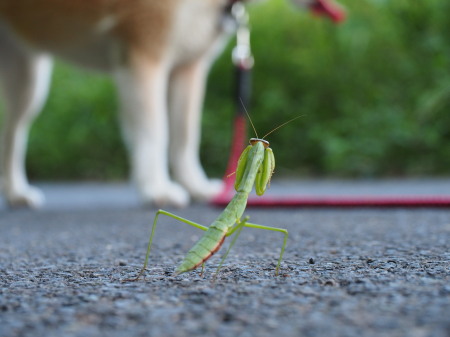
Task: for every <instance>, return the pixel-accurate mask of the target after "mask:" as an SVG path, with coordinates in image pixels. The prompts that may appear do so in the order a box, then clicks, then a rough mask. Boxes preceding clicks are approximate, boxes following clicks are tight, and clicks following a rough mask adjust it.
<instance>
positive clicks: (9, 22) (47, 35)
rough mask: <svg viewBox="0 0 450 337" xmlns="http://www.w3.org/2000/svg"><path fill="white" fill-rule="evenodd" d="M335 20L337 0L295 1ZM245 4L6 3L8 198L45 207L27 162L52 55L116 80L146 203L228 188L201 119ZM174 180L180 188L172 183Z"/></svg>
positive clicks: (2, 75)
mask: <svg viewBox="0 0 450 337" xmlns="http://www.w3.org/2000/svg"><path fill="white" fill-rule="evenodd" d="M292 1H294V2H296V3H297V4H298V5H301V6H304V7H307V8H310V9H311V10H313V11H314V12H316V13H319V14H326V15H329V16H331V17H332V18H333V15H336V13H338V10H337V9H336V8H334V9H333V3H330V1H331V0H292ZM235 2H237V1H236V0H163V1H161V0H127V1H125V0H89V1H79V0H2V1H1V2H0V89H1V93H2V94H3V98H4V100H3V101H4V105H5V111H6V115H5V118H4V131H3V139H2V149H1V151H2V152H1V157H0V158H1V174H2V189H3V194H4V196H5V198H6V200H7V202H8V203H9V204H10V205H13V206H18V205H19V206H20V205H24V206H29V207H39V206H41V205H42V203H43V201H44V197H43V195H42V193H41V192H40V191H39V190H38V189H36V188H34V187H32V186H30V185H29V183H28V179H27V176H26V173H25V167H24V162H25V155H26V146H27V137H28V130H29V128H30V124H31V122H32V121H33V119H34V118H35V117H36V115H37V114H38V112H39V110H40V109H41V107H42V105H43V103H44V101H45V98H46V95H47V92H48V87H49V81H50V74H51V69H52V61H51V57H50V55H53V56H56V57H59V58H61V59H63V60H67V61H69V62H72V63H73V64H75V65H79V66H82V67H87V68H91V69H95V70H99V71H103V72H107V73H110V74H111V75H112V76H113V78H114V79H115V82H116V84H117V88H118V95H119V98H120V106H121V112H120V122H121V126H122V130H123V135H124V138H125V142H126V145H127V148H128V150H129V157H130V161H131V170H132V172H131V175H132V177H133V180H134V182H135V184H136V185H137V187H138V190H139V192H140V195H141V196H142V200H143V201H144V202H146V203H153V204H156V205H163V204H169V205H175V206H185V205H187V204H188V202H189V200H190V198H191V197H192V198H194V199H199V200H208V199H210V198H212V197H213V196H214V195H216V194H217V193H218V192H219V191H220V190H221V188H222V183H221V182H220V181H218V180H210V179H208V178H207V176H206V175H205V173H204V171H203V168H202V166H201V164H200V160H199V141H200V118H201V109H202V101H203V96H204V91H205V80H206V77H207V74H208V70H209V68H210V65H211V64H212V62H213V60H214V59H215V58H216V56H217V55H218V54H219V53H220V51H221V50H222V48H223V47H224V45H225V44H226V41H227V39H228V37H229V35H230V33H231V32H230V30H229V29H227V27H228V26H229V24H227V22H228V23H229V22H233V19H232V17H231V10H230V8H231V6H232V5H233V4H234V3H235ZM169 167H170V172H171V173H172V175H173V179H172V178H171V177H170V174H169Z"/></svg>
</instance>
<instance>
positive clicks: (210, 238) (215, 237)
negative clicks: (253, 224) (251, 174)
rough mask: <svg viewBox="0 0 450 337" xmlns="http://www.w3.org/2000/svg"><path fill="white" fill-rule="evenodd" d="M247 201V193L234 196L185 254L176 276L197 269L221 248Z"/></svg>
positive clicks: (238, 193)
mask: <svg viewBox="0 0 450 337" xmlns="http://www.w3.org/2000/svg"><path fill="white" fill-rule="evenodd" d="M247 199H248V193H246V192H243V191H241V192H237V193H236V194H235V196H234V197H233V199H232V200H231V201H230V203H229V204H228V205H227V207H226V208H225V209H224V210H223V212H222V213H221V214H220V215H219V216H218V217H217V219H216V220H215V221H214V222H213V223H212V224H211V225H210V226H209V227H208V230H207V231H206V233H205V234H204V235H203V236H202V237H201V238H200V240H199V241H197V243H196V244H195V245H194V247H192V248H191V250H190V251H189V252H188V253H187V255H186V257H185V258H184V260H183V261H182V262H181V264H180V265H179V266H178V268H177V270H176V274H181V273H184V272H187V271H190V270H193V269H195V268H197V267H198V266H200V265H201V264H203V263H204V262H206V261H207V260H208V259H209V258H210V257H211V256H213V255H214V253H215V252H217V251H218V250H219V249H220V247H222V245H223V243H224V241H225V237H226V235H227V233H228V232H229V231H230V229H231V228H232V227H233V225H234V224H235V223H236V220H239V219H240V218H241V216H242V214H243V213H244V210H245V205H246V203H247Z"/></svg>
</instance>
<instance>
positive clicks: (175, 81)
mask: <svg viewBox="0 0 450 337" xmlns="http://www.w3.org/2000/svg"><path fill="white" fill-rule="evenodd" d="M208 68H209V65H208V62H206V61H205V60H200V61H197V62H193V63H189V64H187V65H182V66H179V67H177V68H176V69H175V70H174V71H173V73H172V76H171V78H170V84H169V88H170V92H169V94H170V95H169V98H170V99H169V106H170V114H169V115H170V131H171V139H170V152H169V153H170V164H171V168H172V171H173V173H174V177H175V179H176V180H177V181H178V182H180V183H181V184H182V185H183V186H184V187H186V189H187V190H188V191H189V193H190V194H191V195H192V196H193V197H194V198H196V199H198V200H209V199H211V198H212V197H214V196H215V195H217V194H218V193H219V192H220V191H221V189H222V182H221V181H220V180H218V179H212V180H210V179H208V178H207V177H206V174H205V172H204V170H203V168H202V166H201V164H200V157H199V146H200V134H201V131H200V127H201V112H202V105H203V96H204V89H205V82H206V76H207V70H208Z"/></svg>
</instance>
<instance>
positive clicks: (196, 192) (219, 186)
mask: <svg viewBox="0 0 450 337" xmlns="http://www.w3.org/2000/svg"><path fill="white" fill-rule="evenodd" d="M223 187H224V184H223V181H222V180H220V179H209V180H206V181H204V182H203V183H202V184H196V185H193V187H192V188H191V189H190V192H191V195H192V197H193V198H194V199H196V200H200V201H209V200H211V199H213V198H214V197H215V196H217V195H218V194H219V193H220V192H222V190H223Z"/></svg>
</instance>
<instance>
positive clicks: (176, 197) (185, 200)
mask: <svg viewBox="0 0 450 337" xmlns="http://www.w3.org/2000/svg"><path fill="white" fill-rule="evenodd" d="M141 196H142V199H143V201H144V203H146V204H152V205H155V206H157V207H162V206H175V207H186V206H187V205H188V204H189V194H188V193H187V191H186V190H185V189H184V188H182V187H181V186H180V185H177V184H175V183H172V182H169V183H167V184H164V185H161V186H158V187H157V188H148V189H141Z"/></svg>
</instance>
